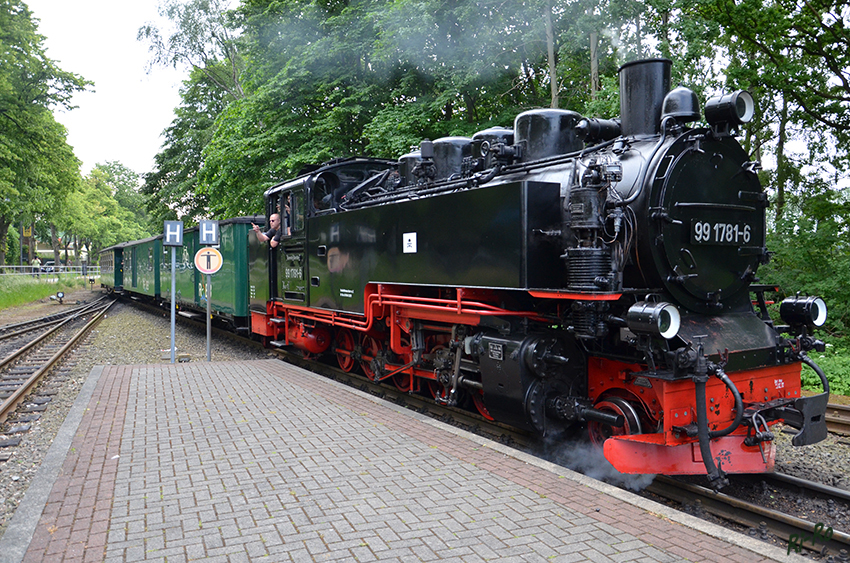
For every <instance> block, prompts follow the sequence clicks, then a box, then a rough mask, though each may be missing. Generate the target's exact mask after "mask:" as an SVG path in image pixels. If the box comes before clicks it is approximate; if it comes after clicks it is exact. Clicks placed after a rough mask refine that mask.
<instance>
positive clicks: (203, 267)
mask: <svg viewBox="0 0 850 563" xmlns="http://www.w3.org/2000/svg"><path fill="white" fill-rule="evenodd" d="M223 262H224V258H222V256H221V252H219V251H218V249H216V248H209V247H208V248H202V249H200V250H199V251H198V252H196V253H195V267H196V268H197V269H198V271H199V272H201V273H202V274H214V273H216V272H217V271H219V270H220V269H221V265H222V263H223Z"/></svg>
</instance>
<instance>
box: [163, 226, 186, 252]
mask: <svg viewBox="0 0 850 563" xmlns="http://www.w3.org/2000/svg"><path fill="white" fill-rule="evenodd" d="M162 244H164V245H165V246H183V221H165V236H164V237H163V241H162Z"/></svg>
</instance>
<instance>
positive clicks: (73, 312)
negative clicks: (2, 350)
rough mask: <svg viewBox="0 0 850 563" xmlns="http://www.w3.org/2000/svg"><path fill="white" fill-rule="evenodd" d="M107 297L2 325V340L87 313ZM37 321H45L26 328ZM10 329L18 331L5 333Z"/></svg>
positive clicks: (0, 332) (0, 328) (0, 338)
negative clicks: (35, 317)
mask: <svg viewBox="0 0 850 563" xmlns="http://www.w3.org/2000/svg"><path fill="white" fill-rule="evenodd" d="M106 297H107V296H106V295H103V296H101V297H98V298H97V299H96V300H95V301H92V302H91V303H84V304H82V305H80V306H78V307H74V308H72V309H68V310H65V311H60V312H58V313H51V314H50V315H45V316H43V317H39V318H37V319H30V320H28V321H23V322H19V323H13V324H8V325H3V326H0V335H2V336H0V340H2V339H3V338H9V337H10V336H15V335H18V334H23V333H24V332H28V331H30V330H35V329H36V328H41V327H43V326H45V325H46V324H51V323H55V322H58V321H61V320H63V319H65V318H67V317H75V316H78V315H81V314H83V313H85V312H86V311H88V310H90V309H94V308H96V307H97V306H98V305H99V304H100V302H101V301H103V300H104V299H106ZM36 323H43V324H41V325H38V326H36V327H34V328H24V327H28V326H30V325H35V324H36ZM10 330H12V331H14V330H17V332H14V333H12V334H5V333H7V332H8V331H10Z"/></svg>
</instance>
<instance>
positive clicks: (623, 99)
mask: <svg viewBox="0 0 850 563" xmlns="http://www.w3.org/2000/svg"><path fill="white" fill-rule="evenodd" d="M672 66H673V62H672V61H670V60H669V59H646V60H642V61H632V62H630V63H626V64H624V65H623V66H621V67H620V119H621V120H622V131H623V135H624V136H627V137H628V136H637V137H640V136H649V135H657V134H659V133H660V132H661V106H662V105H663V103H664V96H666V95H667V92H669V91H670V69H671V67H672Z"/></svg>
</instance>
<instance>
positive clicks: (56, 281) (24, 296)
mask: <svg viewBox="0 0 850 563" xmlns="http://www.w3.org/2000/svg"><path fill="white" fill-rule="evenodd" d="M85 287H86V278H83V277H80V276H75V275H71V274H64V275H62V274H60V275H58V278H57V277H51V278H48V277H47V276H45V275H44V274H42V277H41V278H33V277H31V276H0V309H6V308H8V307H14V306H16V305H23V304H24V303H30V302H32V301H38V300H39V299H44V298H45V297H48V296H50V295H55V294H56V292H57V291H64V292H66V293H67V292H68V290H71V289H81V288H85Z"/></svg>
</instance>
